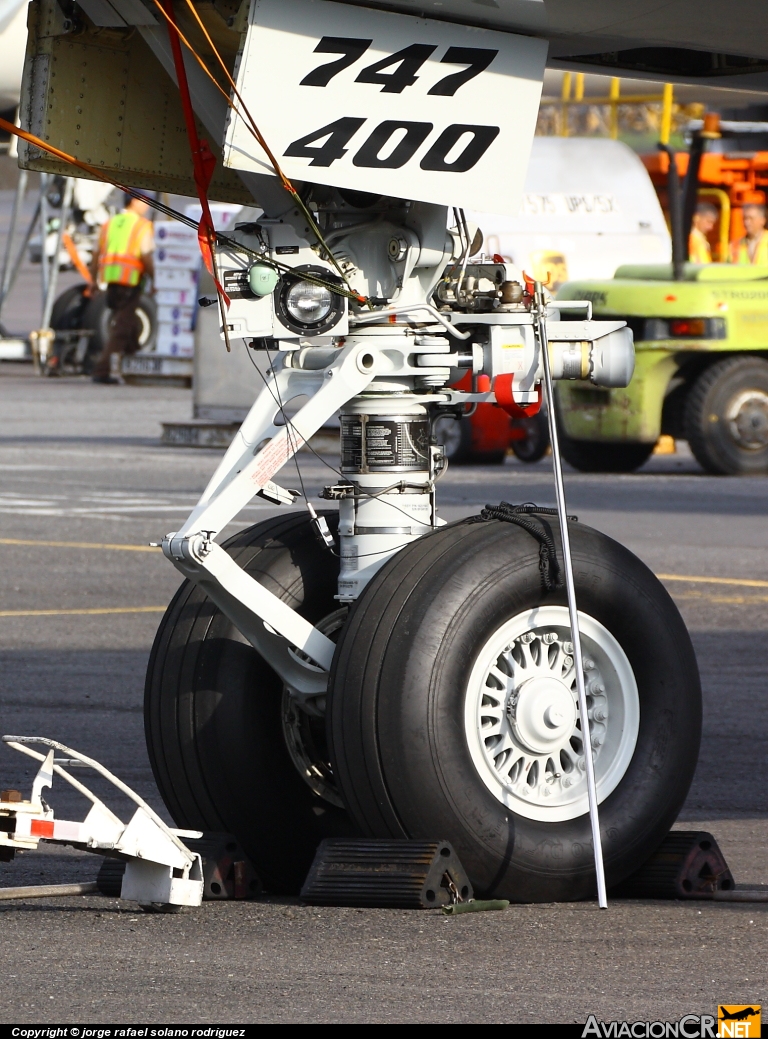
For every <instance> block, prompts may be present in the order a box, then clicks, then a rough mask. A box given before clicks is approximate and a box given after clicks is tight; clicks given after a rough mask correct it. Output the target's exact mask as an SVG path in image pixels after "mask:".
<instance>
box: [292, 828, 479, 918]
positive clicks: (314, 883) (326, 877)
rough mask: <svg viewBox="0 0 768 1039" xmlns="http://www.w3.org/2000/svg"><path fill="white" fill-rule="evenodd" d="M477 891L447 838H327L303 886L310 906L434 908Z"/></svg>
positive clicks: (302, 893)
mask: <svg viewBox="0 0 768 1039" xmlns="http://www.w3.org/2000/svg"><path fill="white" fill-rule="evenodd" d="M472 895H473V892H472V885H471V884H470V882H469V878H468V877H467V874H466V872H465V870H464V867H463V866H462V865H461V863H460V862H459V859H458V856H457V855H456V852H455V851H454V850H453V848H452V847H451V845H450V844H449V843H448V842H447V841H407V840H403V841H398V840H376V839H370V840H366V839H359V840H354V839H351V840H348V839H346V838H327V839H326V840H324V841H322V842H321V844H320V847H319V848H318V849H317V853H316V855H315V861H314V862H313V863H312V867H311V868H310V871H309V873H308V874H307V879H306V880H305V881H304V887H303V888H302V889H301V897H302V899H303V900H304V901H305V902H308V903H309V904H310V905H325V906H368V907H371V908H377V907H378V908H390V907H391V908H398V909H435V908H437V907H439V906H445V905H448V904H449V903H451V902H454V901H457V900H466V899H470V898H472Z"/></svg>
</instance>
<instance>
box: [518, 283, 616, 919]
mask: <svg viewBox="0 0 768 1039" xmlns="http://www.w3.org/2000/svg"><path fill="white" fill-rule="evenodd" d="M535 315H536V316H535V321H536V325H535V328H536V336H537V339H538V340H539V347H540V349H541V363H542V367H543V369H544V387H545V389H546V397H547V412H548V415H547V418H548V421H549V439H550V442H551V444H552V468H553V470H554V473H555V497H556V499H557V515H558V519H559V520H560V534H561V537H562V541H563V570H564V572H565V587H566V592H567V595H568V613H569V615H570V619H571V640H572V642H573V666H574V670H575V671H576V691H577V693H578V698H579V715H580V716H581V738H582V744H583V746H584V765H585V768H586V771H587V796H588V799H589V821H590V823H591V826H592V844H593V846H594V852H595V874H596V877H597V902H598V905H599V906H600V908H601V909H607V908H608V897H607V894H606V890H605V870H604V868H603V847H602V843H601V840H600V816H599V813H598V809H597V788H596V785H595V763H594V759H593V757H592V737H591V734H590V731H589V713H588V708H587V690H586V687H585V685H584V660H583V657H582V652H581V635H580V634H579V613H578V609H577V606H576V586H575V584H574V580H573V563H572V561H571V539H570V536H569V534H568V510H567V509H566V505H565V485H564V484H563V467H562V464H561V461H560V442H559V440H558V437H557V422H556V419H555V395H554V392H553V390H552V369H551V367H550V363H549V343H548V341H547V327H546V320H545V316H546V306H545V302H544V296H543V292H542V287H541V283H540V282H536V288H535Z"/></svg>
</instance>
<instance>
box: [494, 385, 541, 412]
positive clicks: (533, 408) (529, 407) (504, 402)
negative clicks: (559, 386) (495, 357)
mask: <svg viewBox="0 0 768 1039" xmlns="http://www.w3.org/2000/svg"><path fill="white" fill-rule="evenodd" d="M513 381H514V375H497V376H496V378H495V379H494V380H493V392H494V393H495V394H496V403H497V404H498V405H499V407H500V408H503V410H504V411H506V413H507V414H508V415H510V416H511V417H512V418H530V416H531V415H536V414H537V413H538V412H539V411H540V410H541V386H539V388H538V390H537V393H538V395H539V397H538V400H537V401H536V402H535V404H526V405H525V406H523V405H521V404H518V403H517V402H516V401H515V398H514V396H513V394H512V383H513Z"/></svg>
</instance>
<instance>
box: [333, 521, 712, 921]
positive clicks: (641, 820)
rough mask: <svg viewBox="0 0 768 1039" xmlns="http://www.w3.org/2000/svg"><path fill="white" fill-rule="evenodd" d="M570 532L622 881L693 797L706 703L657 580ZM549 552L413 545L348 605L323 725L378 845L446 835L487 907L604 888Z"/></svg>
mask: <svg viewBox="0 0 768 1039" xmlns="http://www.w3.org/2000/svg"><path fill="white" fill-rule="evenodd" d="M552 527H553V531H554V536H555V541H556V542H557V543H558V544H559V531H558V530H557V526H556V524H555V523H554V522H553V523H552ZM569 529H570V533H571V539H572V548H573V565H574V576H575V582H576V592H577V596H578V602H579V608H580V616H581V625H580V626H581V631H582V646H583V648H584V651H585V658H586V660H587V678H588V700H589V703H590V715H591V719H592V724H593V731H592V734H593V737H596V738H598V739H602V740H603V743H602V745H601V746H600V748H599V749H598V752H597V754H596V760H595V768H596V773H597V781H598V798H599V801H600V820H601V833H602V843H603V855H604V860H605V868H606V876H607V882H608V884H609V886H610V885H613V884H616V883H618V882H619V881H621V880H622V879H623V878H624V877H626V876H628V875H629V874H630V873H632V872H633V871H634V870H636V869H637V867H638V866H639V865H640V864H641V863H642V862H643V861H644V860H645V859H646V858H648V857H649V856H650V855H651V854H652V853H653V852H654V850H655V849H656V848H657V847H658V845H659V844H660V843H661V841H662V840H663V838H664V837H665V835H666V834H667V832H668V831H669V828H670V826H671V825H672V823H673V822H674V820H675V818H676V816H677V813H678V812H679V810H680V807H681V806H682V804H683V802H684V800H685V797H686V794H687V792H688V788H689V786H690V783H691V780H692V778H693V774H694V770H695V767H696V759H697V755H698V747H699V740H700V733H701V690H700V684H699V677H698V670H697V666H696V658H695V656H694V652H693V648H692V646H691V642H690V639H689V637H688V633H687V631H686V629H685V625H684V624H683V621H682V619H681V617H680V615H679V613H678V611H677V609H676V607H675V605H674V603H673V602H672V600H671V599H670V597H669V595H668V594H667V592H666V591H665V589H664V588H663V587H662V585H661V584H660V583H659V581H658V580H657V579H656V577H655V576H654V575H653V574H652V573H651V571H650V570H648V568H647V567H646V566H645V565H644V564H643V563H642V562H640V560H638V559H637V558H636V557H635V556H633V555H632V554H631V553H630V552H628V551H627V550H626V549H625V548H623V547H622V546H621V545H619V544H617V543H616V542H614V541H612V540H611V539H610V538H608V537H606V536H605V535H603V534H601V533H599V532H598V531H595V530H592V529H591V528H589V527H585V526H583V525H582V524H577V523H574V524H572V525H571V526H570V528H569ZM538 547H539V546H538V545H537V544H536V542H535V541H534V540H533V539H532V538H531V536H530V534H528V533H527V532H526V531H525V530H523V529H521V528H520V527H518V526H515V525H512V524H509V523H504V522H501V521H498V520H492V521H489V522H485V523H473V522H472V520H469V521H466V520H465V521H462V522H459V523H456V524H451V525H450V526H446V527H444V528H442V529H441V530H439V531H436V532H435V533H433V534H430V535H427V536H426V537H424V538H422V539H420V540H419V541H416V542H413V543H412V544H411V545H409V546H407V547H406V548H405V549H403V550H402V551H401V552H400V553H398V555H397V556H395V557H394V558H393V559H392V560H391V561H390V562H389V563H387V564H386V565H385V566H384V567H383V568H382V569H381V570H380V571H379V573H378V574H377V575H376V576H375V577H374V578H373V580H372V581H371V583H370V584H369V585H368V587H367V588H366V589H365V591H364V593H363V595H362V596H361V598H360V599H359V600H358V601H357V602H356V603H355V605H354V606H353V607H352V609H351V611H350V617H349V621H348V623H347V625H346V626H345V628H344V630H343V632H342V634H341V636H340V638H339V643H338V648H337V651H336V654H335V658H334V664H333V668H332V672H331V680H330V684H329V688H330V691H331V695H330V701H329V706H328V712H327V717H328V724H329V740H330V743H331V761H332V765H333V770H334V775H335V776H336V780H337V782H338V784H339V787H340V789H341V792H342V795H343V797H344V800H345V803H346V804H347V807H348V809H349V811H350V813H351V815H352V816H353V818H354V819H355V820H356V822H357V823H358V825H359V826H360V828H361V830H362V831H363V832H364V833H366V834H369V835H370V836H375V837H389V838H392V837H394V838H411V839H430V840H436V839H440V840H449V841H451V843H452V844H453V846H454V847H455V849H456V851H457V852H458V855H459V857H460V859H461V861H462V863H463V864H464V866H465V868H466V869H467V872H468V874H469V877H470V879H471V881H472V883H473V885H474V887H475V891H476V892H477V893H478V894H479V895H481V896H482V897H493V898H495V897H500V898H508V899H510V900H513V901H519V902H540V901H561V900H573V899H581V898H587V897H590V896H594V894H595V889H596V888H595V885H596V881H595V870H594V862H593V850H592V840H591V835H590V822H589V816H588V806H587V793H586V779H585V773H584V770H583V762H582V763H580V760H579V759H580V757H581V753H580V740H579V734H580V729H579V726H578V725H577V724H576V721H575V720H574V719H575V714H576V709H575V706H574V703H575V691H574V688H573V686H574V678H573V673H572V657H570V656H569V654H568V652H567V651H568V646H567V640H568V638H569V636H570V625H569V623H568V613H567V606H566V596H565V593H564V591H563V590H560V591H557V592H554V593H550V594H546V595H545V594H543V593H542V579H541V574H540V571H539V551H538ZM510 645H512V646H513V648H514V653H513V652H511V651H508V650H507V648H506V647H508V646H510ZM566 658H567V659H566ZM569 661H570V663H569ZM590 664H591V665H592V666H591V667H590V666H589V665H590ZM526 672H527V675H528V676H530V677H527V676H526ZM563 676H565V679H566V680H565V681H562V680H561V679H562V677H563ZM553 680H554V681H553ZM529 681H534V682H537V685H534V686H531V685H529V684H527V683H528V682H529ZM553 704H554V705H555V707H557V708H559V710H560V715H559V717H560V720H559V721H557V717H556V716H555V715H553V714H552V712H551V711H550V714H549V715H547V713H546V712H547V711H548V710H549V709H550V708H551V707H552V706H553ZM510 712H512V713H510ZM547 717H549V718H550V721H549V722H546V726H549V725H550V722H552V721H553V720H554V722H556V725H555V728H554V731H550V729H549V728H546V726H545V728H544V730H542V725H543V723H544V722H545V721H546V718H547ZM550 728H551V727H550ZM542 731H543V735H542ZM555 737H556V738H555ZM537 741H538V742H537ZM581 749H582V750H583V748H581ZM534 768H535V774H534ZM526 788H527V791H528V792H527V793H526V792H525V791H526ZM545 790H549V791H550V793H549V794H546V793H545Z"/></svg>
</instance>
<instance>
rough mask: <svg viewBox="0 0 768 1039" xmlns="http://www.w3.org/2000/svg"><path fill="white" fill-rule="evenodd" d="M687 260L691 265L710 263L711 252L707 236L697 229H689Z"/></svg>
mask: <svg viewBox="0 0 768 1039" xmlns="http://www.w3.org/2000/svg"><path fill="white" fill-rule="evenodd" d="M688 259H689V261H690V262H691V263H712V250H711V249H710V247H709V242H708V241H707V236H706V235H705V234H704V232H703V231H700V230H699V229H698V227H694V228H692V229H691V233H690V236H689V238H688Z"/></svg>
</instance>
